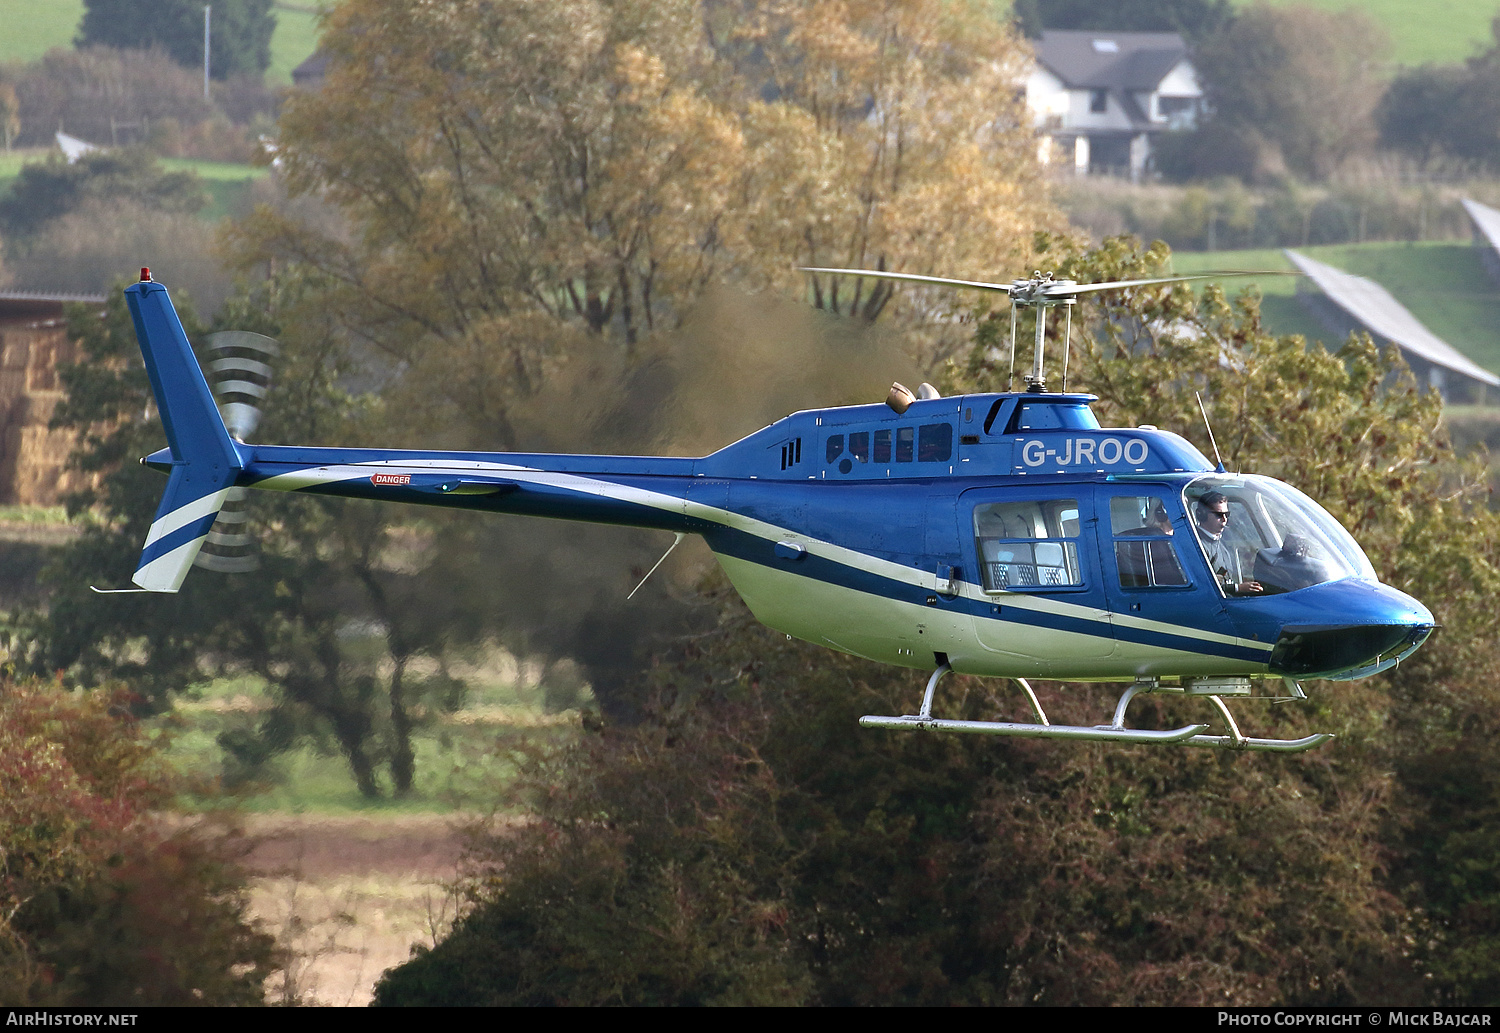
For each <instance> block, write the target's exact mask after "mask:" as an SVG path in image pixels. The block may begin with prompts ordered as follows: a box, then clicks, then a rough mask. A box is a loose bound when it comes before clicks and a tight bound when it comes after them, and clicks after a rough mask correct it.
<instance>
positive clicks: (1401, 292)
mask: <svg viewBox="0 0 1500 1033" xmlns="http://www.w3.org/2000/svg"><path fill="white" fill-rule="evenodd" d="M1298 250H1299V251H1302V252H1303V253H1305V254H1307V255H1309V256H1311V257H1312V258H1315V259H1317V260H1318V261H1320V262H1327V263H1329V264H1330V265H1334V266H1337V267H1338V268H1340V269H1343V270H1346V271H1348V272H1351V273H1354V274H1356V275H1358V276H1365V277H1368V278H1370V279H1372V280H1374V281H1375V282H1376V283H1378V284H1380V285H1381V286H1382V287H1384V288H1385V289H1386V290H1388V291H1390V292H1391V294H1392V295H1394V296H1395V298H1396V300H1397V301H1399V302H1401V304H1403V305H1405V306H1406V307H1407V308H1408V309H1410V310H1411V313H1412V315H1414V316H1416V317H1417V318H1418V319H1419V320H1421V321H1422V322H1423V323H1424V324H1426V326H1427V328H1428V329H1430V330H1431V331H1432V332H1433V333H1435V334H1437V335H1438V336H1439V337H1441V338H1442V339H1443V340H1445V341H1447V342H1448V343H1449V344H1451V345H1453V347H1455V348H1457V349H1458V350H1459V351H1461V352H1463V354H1464V355H1466V356H1468V357H1469V358H1470V359H1473V360H1474V361H1475V362H1477V363H1478V364H1479V365H1481V366H1483V367H1485V368H1486V369H1488V370H1492V371H1494V372H1500V334H1497V332H1496V328H1497V327H1500V288H1497V287H1496V285H1495V284H1494V283H1493V282H1492V281H1491V280H1490V279H1489V278H1488V277H1487V276H1486V275H1485V273H1484V269H1483V267H1482V266H1481V265H1480V262H1479V256H1478V254H1477V252H1476V251H1475V249H1474V248H1473V246H1472V245H1470V244H1467V243H1458V242H1455V241H1432V242H1425V243H1401V242H1394V243H1393V242H1380V243H1369V244H1336V245H1329V246H1325V247H1308V248H1299V249H1298ZM1172 258H1173V268H1174V269H1175V271H1177V272H1179V273H1191V272H1204V271H1208V270H1213V269H1291V268H1292V265H1291V263H1290V262H1289V261H1287V259H1286V257H1285V256H1284V255H1283V254H1282V253H1281V252H1280V251H1279V250H1257V251H1196V252H1188V251H1179V252H1176V253H1174V255H1173V256H1172ZM1243 282H1247V283H1253V284H1254V285H1255V286H1256V287H1257V288H1258V289H1259V290H1260V291H1261V294H1262V297H1263V299H1264V300H1263V301H1262V304H1261V313H1262V316H1263V318H1264V320H1265V323H1266V326H1267V327H1268V328H1269V329H1271V330H1272V331H1274V332H1276V333H1281V334H1294V333H1295V334H1303V335H1304V336H1306V337H1308V338H1309V339H1317V340H1327V339H1328V338H1329V337H1330V335H1329V333H1328V331H1327V330H1325V329H1324V328H1323V326H1322V325H1321V324H1320V323H1318V322H1317V321H1316V320H1315V319H1314V318H1313V317H1312V316H1311V315H1310V314H1309V313H1308V312H1307V310H1306V309H1304V308H1303V307H1302V305H1301V303H1300V302H1298V301H1297V299H1296V297H1295V293H1296V280H1295V279H1294V278H1292V277H1290V276H1288V277H1268V278H1266V279H1265V280H1263V281H1243ZM1230 289H1231V290H1232V291H1233V290H1237V289H1239V288H1235V287H1231V288H1230Z"/></svg>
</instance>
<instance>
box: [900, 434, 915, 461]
mask: <svg viewBox="0 0 1500 1033" xmlns="http://www.w3.org/2000/svg"><path fill="white" fill-rule="evenodd" d="M916 436H917V430H916V428H915V427H897V428H896V462H898V463H909V462H911V460H912V451H913V450H912V443H913V439H915V438H916Z"/></svg>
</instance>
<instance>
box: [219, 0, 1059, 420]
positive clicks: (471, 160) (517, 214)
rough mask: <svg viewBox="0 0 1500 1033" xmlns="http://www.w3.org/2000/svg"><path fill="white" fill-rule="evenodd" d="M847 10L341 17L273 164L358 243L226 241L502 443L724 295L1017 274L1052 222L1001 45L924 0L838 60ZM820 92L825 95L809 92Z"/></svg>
mask: <svg viewBox="0 0 1500 1033" xmlns="http://www.w3.org/2000/svg"><path fill="white" fill-rule="evenodd" d="M836 17H837V18H843V17H845V13H844V7H843V6H842V5H838V4H830V3H820V4H810V5H807V4H782V3H760V4H749V5H745V6H743V7H741V6H736V5H716V6H714V7H711V8H706V7H704V6H703V5H700V4H698V3H695V2H691V0H672V2H671V3H666V4H660V3H650V4H647V3H635V2H631V3H624V4H613V5H601V4H596V3H592V2H588V0H550V2H547V3H540V4H524V5H514V6H513V5H490V6H483V5H482V6H475V5H467V4H448V3H439V4H436V5H421V6H412V5H409V4H401V3H394V2H390V0H359V2H356V3H349V4H345V5H343V6H341V7H340V8H339V9H338V10H337V11H336V12H334V14H333V15H332V17H331V19H330V21H329V23H328V26H327V30H326V32H325V35H324V38H323V48H324V50H325V52H327V53H328V54H329V57H330V71H329V75H328V79H327V81H326V83H325V86H324V88H323V89H322V90H321V91H319V92H318V93H316V94H306V95H302V96H298V97H294V98H292V100H291V101H290V102H289V104H288V107H287V110H286V113H285V115H284V116H283V119H282V123H281V126H282V131H281V138H280V142H279V150H278V155H279V157H280V160H281V161H282V162H283V167H284V169H285V171H286V174H287V178H288V183H289V186H290V188H291V191H292V192H293V194H312V193H316V194H318V195H319V196H321V197H323V198H325V199H326V200H327V201H329V202H331V203H332V204H333V205H335V206H336V207H337V208H338V209H339V211H340V212H341V213H342V214H343V216H344V217H345V218H346V219H347V220H348V221H349V223H350V224H351V225H352V226H354V227H357V233H356V234H355V236H354V239H353V241H352V242H351V243H344V242H342V241H340V240H338V239H335V238H333V237H332V236H331V235H329V234H325V233H316V232H310V231H309V229H308V228H307V227H301V226H298V225H297V224H296V223H294V222H292V221H289V220H287V219H285V218H278V217H275V216H274V215H273V214H272V213H270V212H266V211H262V212H261V213H259V214H258V215H257V216H256V217H255V218H253V219H252V220H250V221H249V222H248V223H246V224H243V225H242V226H241V228H240V229H239V231H238V236H237V244H238V247H239V253H240V255H241V257H242V261H244V262H245V263H247V264H254V263H258V262H265V261H269V260H271V259H275V260H277V261H278V262H285V261H287V260H294V261H300V262H305V263H309V264H311V265H312V266H314V267H316V268H318V269H319V270H322V271H323V272H325V273H326V275H327V277H328V279H329V280H330V282H333V283H336V284H338V285H339V288H340V290H339V291H338V292H337V293H331V296H330V298H329V303H330V304H332V305H334V306H336V308H337V310H338V311H339V312H340V313H341V318H342V319H344V320H346V321H347V323H348V325H349V326H350V327H351V328H353V329H354V330H355V331H356V332H357V333H359V334H360V335H361V336H364V337H367V338H368V339H370V340H371V341H373V342H375V344H376V345H377V346H378V347H380V348H381V349H382V350H383V351H385V352H386V353H387V354H388V355H389V356H390V358H391V360H392V361H394V362H399V363H402V364H404V365H406V366H407V367H408V368H409V369H410V370H411V373H410V374H409V375H408V376H407V377H406V378H405V379H407V380H409V381H410V382H413V383H421V384H423V389H422V390H421V391H418V392H414V393H413V396H412V401H413V404H415V405H422V406H424V408H427V409H429V410H430V409H431V408H432V407H433V406H434V405H437V404H443V405H445V406H446V408H447V410H448V411H447V412H446V413H445V417H446V418H445V420H444V421H443V422H444V423H447V424H448V425H450V426H452V425H453V424H455V423H456V422H457V421H458V420H460V419H461V420H464V421H466V422H467V423H468V424H469V428H468V429H467V434H468V435H469V437H468V439H467V440H469V441H471V442H473V443H475V444H481V443H483V444H492V445H500V446H503V447H508V446H511V445H513V444H514V442H515V441H516V440H517V433H518V429H517V427H516V425H515V416H514V415H513V410H514V409H515V408H516V407H517V405H518V403H519V401H520V400H522V399H525V398H527V397H528V396H530V395H532V394H534V393H535V391H536V390H537V387H538V385H539V384H541V383H542V382H543V381H544V380H545V378H546V376H547V375H548V374H549V372H550V371H551V370H552V369H555V368H556V363H557V361H558V360H559V359H560V358H561V357H562V356H565V355H566V354H567V353H568V352H569V351H570V350H573V349H577V348H579V347H583V346H584V345H581V344H580V341H581V340H582V339H583V338H586V337H588V336H597V335H607V336H608V337H609V338H610V339H611V340H613V341H616V342H618V346H620V347H623V349H624V350H625V351H626V352H627V354H628V353H629V352H630V350H631V349H633V348H635V347H636V346H637V345H638V344H639V342H640V341H642V340H643V339H644V338H645V337H646V336H647V335H649V334H651V333H653V332H657V331H665V330H670V329H671V328H673V327H675V326H678V325H680V324H681V321H682V320H683V318H684V317H685V316H686V314H687V313H688V312H689V311H691V309H692V307H693V305H694V304H695V303H696V302H697V301H698V300H700V299H701V298H703V297H704V296H705V292H706V291H707V290H708V289H709V288H710V287H713V286H714V285H717V284H722V283H737V284H740V285H743V286H744V287H746V288H748V289H751V290H758V289H763V288H765V287H768V286H772V285H778V286H791V285H795V286H796V287H797V288H798V289H799V290H800V289H802V288H803V283H804V281H803V280H802V278H801V274H798V273H797V272H796V271H795V269H794V268H793V266H794V265H795V264H798V263H801V264H807V263H809V262H822V263H823V264H827V263H828V262H833V261H837V262H839V263H842V264H848V263H855V262H863V261H868V262H871V263H875V262H879V261H881V260H884V261H886V262H894V261H897V260H903V261H912V260H913V259H912V257H911V256H915V255H918V254H921V255H923V256H924V261H935V260H939V259H940V258H942V257H943V256H945V255H946V256H950V257H952V258H953V259H954V260H955V261H958V260H961V261H960V263H959V264H964V265H966V266H967V265H973V264H977V263H980V262H983V263H984V265H983V268H989V267H990V266H991V265H992V264H993V265H994V266H995V272H996V275H999V272H1000V266H1001V265H1002V264H1003V265H1004V267H1005V268H1006V269H1009V268H1011V267H1013V265H1014V263H1015V262H1016V261H1019V260H1020V258H1021V256H1023V255H1024V254H1025V249H1026V243H1027V241H1029V233H1030V225H1031V223H1032V222H1034V221H1036V219H1037V218H1039V217H1042V216H1043V213H1044V211H1046V209H1045V208H1044V198H1043V196H1042V195H1041V193H1040V192H1039V188H1038V189H1037V190H1032V189H1031V186H1032V185H1033V184H1035V183H1036V182H1037V180H1036V165H1035V162H1034V159H1033V156H1032V155H1031V153H1030V151H1031V149H1032V148H1031V145H1030V143H1029V135H1028V132H1029V131H1023V130H1021V129H1020V128H1019V127H1020V126H1021V118H1020V109H1019V107H1018V106H1017V105H1016V103H1015V102H1014V100H1013V99H1012V97H1011V94H1012V92H1013V91H1011V90H1009V88H1008V87H1006V88H1005V89H1000V86H1001V85H1002V84H1003V83H1008V82H1009V79H1008V78H1007V76H1008V75H1010V74H1011V73H1012V72H1014V71H1015V70H1016V69H1017V68H1018V67H1019V62H1020V61H1021V59H1022V51H1021V49H1020V48H1019V46H1017V45H1016V42H1015V40H1014V38H1013V37H1011V36H1010V35H1009V34H1008V33H1007V31H1006V30H1005V29H1004V27H1003V26H1001V25H999V24H998V23H996V22H994V21H993V20H990V19H988V18H987V16H985V17H980V16H979V15H978V14H976V13H975V11H974V9H973V8H972V7H971V5H967V4H956V5H955V4H939V3H936V2H935V0H934V2H930V3H926V4H921V5H895V6H892V5H881V4H873V3H868V4H859V5H855V7H854V8H853V9H852V10H851V11H850V12H848V13H847V17H848V19H849V24H848V26H847V27H846V28H841V29H840V30H839V35H838V36H837V38H838V39H841V40H843V41H844V42H845V43H848V44H849V45H848V46H832V45H827V44H826V42H825V41H826V39H828V38H830V37H826V36H825V34H824V33H822V32H821V30H820V28H819V27H820V26H821V27H827V26H829V25H832V24H833V20H834V19H835V18H836ZM706 24H707V25H709V26H710V27H711V28H712V30H713V31H712V33H711V34H710V33H708V32H706V31H705V25H706ZM773 42H774V43H775V46H774V47H772V46H771V44H772V43H773ZM716 47H717V48H718V49H717V50H716V49H715V48H716ZM767 48H770V49H767ZM773 50H774V64H772V63H770V61H769V60H768V59H766V57H765V55H768V54H771V52H772V51H773ZM720 52H722V53H724V54H726V55H728V58H735V59H738V61H739V63H738V67H739V68H740V70H741V72H742V75H741V76H740V77H739V78H736V77H735V76H732V75H731V74H730V73H731V72H733V71H734V70H735V68H736V65H735V64H733V63H732V62H731V60H729V59H727V58H721V57H720V56H719V53H720ZM757 54H758V55H762V56H760V57H755V55H757ZM752 58H753V60H752ZM799 67H800V68H801V69H802V70H801V71H798V68H799ZM832 76H838V77H839V78H840V81H841V82H842V83H843V84H844V85H841V86H840V87H839V89H838V90H836V91H834V92H833V93H829V92H828V91H827V90H825V89H823V88H822V87H818V88H816V89H814V88H812V86H811V84H812V83H814V82H815V81H827V80H828V79H829V78H830V77H832ZM799 77H800V79H799ZM768 92H770V93H773V94H774V95H775V96H777V97H778V99H777V100H776V101H775V102H772V103H767V102H765V101H764V100H762V99H760V98H761V97H762V96H765V95H767V93H768ZM997 96H998V97H1001V98H1004V99H1003V100H999V101H997V100H996V97H997ZM872 105H873V109H872ZM872 111H873V118H872V119H870V120H866V118H865V115H866V114H867V113H870V112H872ZM939 126H946V127H950V131H946V132H939V128H938V127H939ZM966 220H967V221H969V223H970V225H968V226H964V225H963V223H964V222H965V221H966ZM976 225H977V226H980V227H983V229H984V231H985V234H987V236H985V243H984V249H983V253H982V254H981V252H980V250H979V248H978V246H977V245H971V244H969V243H968V242H969V241H974V240H976V239H978V237H979V236H981V235H983V234H976V232H975V226H976ZM961 230H967V233H966V232H961ZM929 255H930V256H931V258H927V257H926V256H929ZM876 293H877V295H879V298H883V297H888V293H887V292H885V291H883V290H880V291H877V292H876ZM823 296H824V297H825V298H828V299H829V300H830V302H832V300H833V299H837V302H836V303H834V304H833V307H834V308H835V309H836V310H839V311H842V310H843V308H844V306H846V305H847V304H848V296H847V295H846V296H845V297H844V298H839V297H838V295H836V294H832V295H830V294H829V292H826V291H825V292H824V294H823ZM879 298H876V299H875V300H874V301H873V302H872V301H871V300H870V298H869V297H868V295H867V296H866V297H864V298H863V299H861V311H863V312H865V313H866V314H867V315H868V316H870V317H873V316H875V315H878V314H879V313H880V312H881V311H882V309H883V307H884V306H883V302H881V301H880V300H879ZM455 366H458V367H461V368H463V369H464V370H465V375H464V376H462V377H455V376H453V375H451V370H452V369H453V368H454V367H455ZM423 399H426V400H427V401H426V402H425V403H424V402H423V401H422V400H423Z"/></svg>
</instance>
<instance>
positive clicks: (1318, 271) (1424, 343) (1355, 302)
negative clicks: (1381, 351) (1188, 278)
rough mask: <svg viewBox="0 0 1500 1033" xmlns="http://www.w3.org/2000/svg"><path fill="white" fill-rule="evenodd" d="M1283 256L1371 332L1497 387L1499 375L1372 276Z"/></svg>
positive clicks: (1294, 255)
mask: <svg viewBox="0 0 1500 1033" xmlns="http://www.w3.org/2000/svg"><path fill="white" fill-rule="evenodd" d="M1286 257H1287V258H1289V259H1291V261H1292V264H1293V265H1295V266H1296V267H1297V268H1298V269H1301V270H1302V271H1303V272H1304V273H1306V274H1307V277H1308V279H1310V280H1312V282H1313V283H1314V284H1316V285H1317V287H1318V289H1319V290H1321V291H1322V292H1323V293H1324V294H1326V295H1327V296H1328V299H1329V300H1330V301H1332V302H1333V303H1334V304H1335V305H1337V306H1338V307H1339V308H1341V309H1343V310H1344V312H1346V313H1347V314H1348V315H1349V316H1350V317H1351V318H1352V319H1353V320H1354V321H1355V322H1356V323H1358V324H1359V325H1360V326H1363V327H1364V328H1365V329H1366V330H1368V331H1369V332H1370V333H1371V334H1372V335H1374V336H1376V337H1381V338H1384V339H1385V340H1387V341H1390V342H1391V343H1392V344H1394V345H1395V346H1396V347H1398V348H1400V349H1401V350H1402V351H1404V352H1410V353H1411V354H1412V355H1415V356H1416V357H1418V358H1420V359H1422V360H1424V361H1426V362H1430V363H1432V364H1433V365H1434V366H1442V367H1443V368H1444V369H1449V370H1452V371H1453V372H1455V373H1458V374H1460V375H1462V376H1465V377H1469V378H1471V379H1474V380H1477V381H1479V382H1481V383H1484V384H1488V385H1490V386H1491V387H1500V377H1497V376H1495V374H1493V373H1491V372H1490V371H1489V370H1487V369H1485V368H1484V367H1482V366H1480V365H1478V364H1476V363H1474V362H1471V361H1470V360H1468V359H1466V358H1465V357H1464V356H1463V355H1462V354H1460V353H1459V351H1458V349H1456V348H1454V347H1453V346H1452V345H1451V344H1449V343H1448V342H1447V341H1445V340H1443V339H1442V338H1441V337H1438V336H1437V335H1436V334H1434V333H1433V332H1432V331H1431V330H1429V329H1427V328H1426V327H1425V326H1423V325H1422V324H1421V323H1420V322H1419V321H1418V320H1417V317H1416V316H1414V315H1412V314H1411V313H1410V312H1409V311H1407V308H1406V306H1405V305H1403V304H1401V302H1399V301H1397V300H1396V299H1395V298H1393V297H1391V294H1390V292H1389V291H1387V290H1386V289H1385V288H1384V287H1382V286H1380V284H1378V283H1376V282H1375V281H1374V280H1367V279H1365V278H1364V277H1363V276H1355V275H1354V274H1353V273H1346V272H1344V271H1343V270H1342V269H1338V268H1335V267H1334V266H1331V265H1328V264H1326V263H1324V262H1319V261H1317V260H1315V259H1312V258H1308V257H1307V256H1306V255H1301V254H1298V253H1297V252H1295V251H1291V250H1288V251H1287V252H1286Z"/></svg>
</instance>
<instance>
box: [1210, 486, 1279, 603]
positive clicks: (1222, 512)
mask: <svg viewBox="0 0 1500 1033" xmlns="http://www.w3.org/2000/svg"><path fill="white" fill-rule="evenodd" d="M1197 510H1198V514H1197V526H1196V530H1197V532H1198V541H1200V542H1201V543H1202V544H1203V554H1204V555H1205V556H1207V557H1208V567H1209V569H1210V570H1212V571H1213V572H1214V576H1215V577H1216V578H1218V579H1219V583H1220V584H1221V585H1223V586H1224V590H1225V591H1226V592H1228V593H1229V594H1230V595H1260V594H1261V592H1263V591H1264V590H1265V589H1263V588H1262V587H1261V584H1260V582H1259V581H1253V580H1250V579H1249V578H1246V577H1245V576H1244V573H1243V572H1242V571H1241V570H1240V559H1239V556H1238V554H1237V553H1236V552H1235V550H1234V549H1233V548H1231V547H1230V546H1229V545H1228V544H1226V543H1225V541H1224V531H1225V529H1226V528H1227V527H1228V526H1229V499H1227V498H1225V497H1224V493H1223V492H1219V491H1210V492H1207V493H1206V494H1204V495H1202V496H1201V497H1200V498H1199V499H1198V502H1197Z"/></svg>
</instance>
